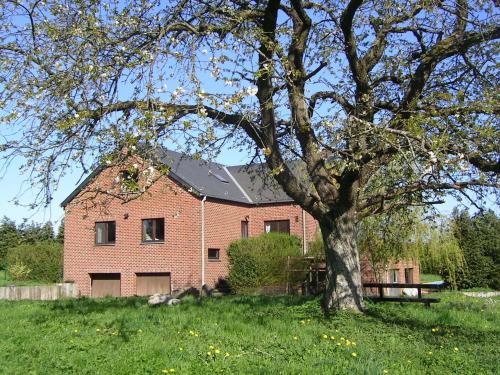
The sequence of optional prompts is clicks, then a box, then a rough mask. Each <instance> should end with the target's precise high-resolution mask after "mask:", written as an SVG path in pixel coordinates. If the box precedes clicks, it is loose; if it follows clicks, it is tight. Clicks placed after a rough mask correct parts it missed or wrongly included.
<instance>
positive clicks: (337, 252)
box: [320, 208, 363, 312]
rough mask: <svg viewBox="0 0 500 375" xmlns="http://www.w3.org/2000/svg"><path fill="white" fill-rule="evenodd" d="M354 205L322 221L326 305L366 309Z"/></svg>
mask: <svg viewBox="0 0 500 375" xmlns="http://www.w3.org/2000/svg"><path fill="white" fill-rule="evenodd" d="M355 218H356V216H355V211H354V209H353V208H349V209H347V210H346V209H338V210H335V211H334V212H333V213H331V214H330V215H329V216H327V217H326V218H324V220H321V221H320V227H321V233H322V235H323V241H324V246H325V254H326V274H327V280H326V281H327V282H326V290H325V294H324V296H323V308H324V309H325V310H326V311H331V310H354V311H356V312H361V311H363V290H362V284H361V271H360V265H359V255H358V248H357V244H356V220H355Z"/></svg>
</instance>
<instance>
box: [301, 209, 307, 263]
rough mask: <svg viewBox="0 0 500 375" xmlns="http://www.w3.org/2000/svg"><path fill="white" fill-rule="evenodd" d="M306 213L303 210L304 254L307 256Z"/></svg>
mask: <svg viewBox="0 0 500 375" xmlns="http://www.w3.org/2000/svg"><path fill="white" fill-rule="evenodd" d="M306 236H307V230H306V212H305V211H304V209H302V253H303V255H306V254H307V238H306Z"/></svg>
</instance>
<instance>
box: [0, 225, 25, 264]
mask: <svg viewBox="0 0 500 375" xmlns="http://www.w3.org/2000/svg"><path fill="white" fill-rule="evenodd" d="M20 242H21V237H20V235H19V232H18V230H17V227H16V223H15V222H14V221H13V220H11V219H9V218H8V217H7V216H4V217H3V219H2V221H1V222H0V268H4V265H5V263H4V262H5V259H6V255H7V252H8V251H9V249H10V248H13V247H16V246H17V245H19V243H20Z"/></svg>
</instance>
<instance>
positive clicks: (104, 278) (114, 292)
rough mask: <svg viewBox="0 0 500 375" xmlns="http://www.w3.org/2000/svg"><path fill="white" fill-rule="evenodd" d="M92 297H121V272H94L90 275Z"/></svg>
mask: <svg viewBox="0 0 500 375" xmlns="http://www.w3.org/2000/svg"><path fill="white" fill-rule="evenodd" d="M90 279H91V283H92V285H91V293H90V294H91V296H92V297H106V296H112V297H120V295H121V281H120V274H119V273H94V274H91V275H90Z"/></svg>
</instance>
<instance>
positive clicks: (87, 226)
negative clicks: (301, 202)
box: [62, 150, 418, 297]
mask: <svg viewBox="0 0 500 375" xmlns="http://www.w3.org/2000/svg"><path fill="white" fill-rule="evenodd" d="M159 165H162V166H167V167H168V168H169V169H168V173H166V174H162V173H159V171H158V170H159V167H158V166H159ZM260 168H262V166H261V165H252V166H250V167H245V166H232V167H226V166H224V165H221V164H218V163H212V162H205V161H200V160H195V159H193V158H189V157H186V156H183V155H182V154H179V153H176V152H173V151H167V150H161V151H159V154H158V161H157V162H156V163H155V165H151V164H149V163H148V162H145V161H144V160H142V159H139V158H134V160H127V162H126V163H123V164H119V165H113V166H109V167H107V166H102V167H99V168H97V169H96V170H95V171H94V172H93V173H92V174H90V175H89V176H88V177H87V179H85V180H84V181H83V182H82V183H81V184H80V185H79V186H78V187H77V188H76V189H75V191H73V192H72V193H71V194H70V195H69V196H68V197H67V198H66V199H65V200H64V201H63V202H62V206H63V207H64V210H65V219H64V220H65V221H64V224H65V239H64V280H65V281H73V282H75V283H77V284H78V286H79V289H80V291H81V294H82V295H84V296H94V297H98V296H104V295H108V294H109V295H113V296H132V295H150V294H153V293H157V292H160V293H170V292H171V291H173V290H177V289H181V288H190V287H194V288H197V289H199V288H200V287H201V286H203V285H207V286H209V287H214V286H215V285H216V283H217V282H218V280H219V279H223V278H225V277H226V276H227V273H228V258H227V253H226V250H227V248H228V245H229V244H230V242H232V241H233V240H235V239H238V238H242V237H249V236H258V235H260V234H262V233H264V232H271V231H279V232H287V233H290V234H294V235H296V236H298V237H299V238H301V239H302V243H303V252H304V253H307V243H308V242H310V241H312V240H313V239H314V236H315V234H316V232H317V231H318V224H317V222H316V221H315V220H314V219H313V218H312V216H310V215H309V214H308V213H306V212H305V211H304V210H302V208H301V207H300V206H298V205H296V204H294V202H293V201H292V200H291V199H290V198H289V197H288V196H287V195H286V194H285V193H284V192H283V190H282V189H281V188H280V187H279V186H278V185H277V184H276V182H275V181H274V180H273V179H272V178H270V177H269V178H265V177H263V176H265V173H260V172H261V171H260V170H259V169H260ZM131 180H132V181H133V182H134V184H133V185H134V187H133V188H131V187H130V186H129V185H128V184H127V182H130V181H131ZM403 272H404V271H403ZM417 275H418V273H417ZM365 276H366V278H368V279H369V278H370V276H369V275H368V274H367V275H365Z"/></svg>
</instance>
